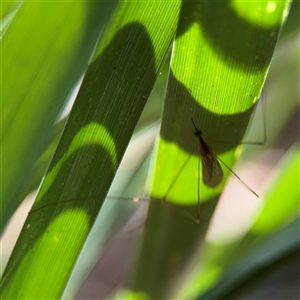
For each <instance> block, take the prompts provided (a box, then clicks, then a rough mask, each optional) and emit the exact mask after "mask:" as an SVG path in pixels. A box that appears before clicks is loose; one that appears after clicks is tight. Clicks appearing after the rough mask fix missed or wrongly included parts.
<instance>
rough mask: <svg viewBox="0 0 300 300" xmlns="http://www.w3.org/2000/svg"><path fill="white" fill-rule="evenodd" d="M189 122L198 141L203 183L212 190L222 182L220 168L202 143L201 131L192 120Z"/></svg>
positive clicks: (209, 150)
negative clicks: (191, 123)
mask: <svg viewBox="0 0 300 300" xmlns="http://www.w3.org/2000/svg"><path fill="white" fill-rule="evenodd" d="M191 120H192V122H193V125H194V127H195V132H194V134H195V136H196V137H197V138H198V140H199V154H200V158H201V162H202V176H203V177H202V178H203V183H204V184H205V185H207V186H209V187H211V188H214V187H216V186H217V185H218V184H220V182H221V181H222V178H223V170H222V167H221V165H220V163H219V161H218V157H217V155H216V154H215V152H214V150H213V149H212V148H211V147H209V146H208V144H207V143H206V142H205V141H204V139H203V137H202V131H201V130H199V129H198V128H197V126H196V124H195V122H194V120H193V119H191Z"/></svg>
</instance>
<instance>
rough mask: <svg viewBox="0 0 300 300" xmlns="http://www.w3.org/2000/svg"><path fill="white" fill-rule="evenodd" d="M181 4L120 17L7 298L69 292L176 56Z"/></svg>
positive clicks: (133, 7)
mask: <svg viewBox="0 0 300 300" xmlns="http://www.w3.org/2000/svg"><path fill="white" fill-rule="evenodd" d="M179 7H180V3H179V2H177V3H171V4H169V3H165V2H158V3H152V2H151V3H148V4H145V3H141V4H137V3H135V2H134V3H131V2H125V3H123V4H122V5H121V6H120V7H119V8H118V10H117V12H116V13H115V14H114V16H113V18H112V19H111V21H110V24H109V27H108V28H107V30H106V31H105V33H104V34H103V38H102V39H101V41H100V42H99V45H98V47H97V49H96V50H95V54H94V56H93V59H92V62H91V64H90V66H89V69H88V70H87V72H86V75H85V77H84V80H83V83H82V86H81V89H80V91H79V93H78V96H77V99H76V101H75V104H74V107H73V109H72V112H71V114H70V117H69V119H68V121H67V124H66V127H65V130H64V132H63V135H62V137H61V140H60V142H59V145H58V147H57V150H56V152H55V154H54V157H53V159H52V162H51V164H50V166H49V169H48V171H47V174H46V177H45V179H44V181H43V183H42V185H41V187H40V190H39V193H38V196H37V199H36V202H35V204H34V207H33V210H32V211H31V214H30V215H29V217H28V218H27V220H26V223H25V225H24V228H23V230H22V232H21V234H20V237H19V239H18V242H17V244H16V247H15V249H14V252H13V254H12V256H11V258H10V261H9V263H8V265H7V268H6V270H5V272H4V275H3V279H2V297H3V298H31V299H32V298H58V297H59V296H60V295H61V293H62V292H63V289H64V286H65V284H66V282H67V280H68V277H69V276H70V273H71V271H72V268H73V266H74V264H75V262H76V260H77V258H78V255H79V253H80V251H81V248H82V246H83V244H84V242H85V240H86V238H87V236H88V234H89V232H90V230H91V227H92V225H93V223H94V220H95V219H96V217H97V215H98V213H99V210H100V208H101V206H102V203H103V200H104V198H105V196H106V193H107V191H108V189H109V186H110V184H111V181H112V179H113V176H114V174H115V172H116V170H117V168H118V165H119V163H120V161H121V159H122V156H123V154H124V152H125V149H126V147H127V145H128V142H129V140H130V137H131V135H132V132H133V129H134V127H135V125H136V123H137V120H138V117H139V115H140V113H141V112H142V109H143V107H144V105H145V103H146V100H147V98H148V96H149V94H150V92H151V89H152V87H153V85H154V82H155V79H156V77H157V75H158V73H159V70H160V68H161V66H162V63H163V61H164V59H165V58H166V56H167V54H168V50H169V47H170V44H171V42H172V39H173V36H174V32H175V29H176V25H177V19H178V15H179ZM28 270H35V271H34V272H30V273H28ZM45 270H47V272H45ZM20 282H22V285H20Z"/></svg>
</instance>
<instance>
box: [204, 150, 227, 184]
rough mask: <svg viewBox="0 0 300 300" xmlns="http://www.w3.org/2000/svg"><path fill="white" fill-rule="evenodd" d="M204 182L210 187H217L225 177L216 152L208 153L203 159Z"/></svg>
mask: <svg viewBox="0 0 300 300" xmlns="http://www.w3.org/2000/svg"><path fill="white" fill-rule="evenodd" d="M201 161H202V176H203V183H204V184H205V185H207V186H209V187H212V188H213V187H216V186H217V185H218V184H219V183H220V182H221V181H222V178H223V170H222V167H221V165H220V163H219V161H218V158H217V156H216V155H215V153H214V152H210V153H207V155H205V156H203V157H202V159H201Z"/></svg>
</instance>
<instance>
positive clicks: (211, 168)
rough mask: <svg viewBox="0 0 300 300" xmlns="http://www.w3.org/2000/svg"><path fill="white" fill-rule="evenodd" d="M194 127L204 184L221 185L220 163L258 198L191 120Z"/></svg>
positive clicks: (210, 185) (221, 172)
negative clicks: (217, 153) (206, 140)
mask: <svg viewBox="0 0 300 300" xmlns="http://www.w3.org/2000/svg"><path fill="white" fill-rule="evenodd" d="M191 120H192V123H193V125H194V128H195V131H194V135H195V136H196V137H197V138H198V142H199V156H200V159H199V162H198V176H199V174H200V160H201V162H202V180H203V183H204V184H205V185H206V186H208V187H211V188H214V187H216V186H217V185H219V184H220V183H221V181H222V179H223V170H222V167H221V165H220V162H221V163H222V164H223V166H224V167H226V168H227V169H228V170H229V171H230V172H231V174H232V175H233V176H234V177H236V178H237V179H238V180H239V181H240V182H241V183H242V184H243V185H244V186H245V187H246V188H247V189H248V190H249V191H250V192H252V193H253V194H254V195H255V196H256V197H259V196H258V195H257V194H256V193H255V192H254V190H252V189H251V188H250V187H249V186H248V185H247V184H246V183H245V182H244V181H243V180H242V179H241V178H240V177H239V176H238V175H237V174H236V173H235V172H234V171H233V170H231V169H230V168H229V167H228V166H227V165H226V164H225V163H224V162H223V161H222V160H221V159H220V158H219V157H218V156H217V155H216V153H215V152H214V150H213V149H212V148H211V147H210V146H209V145H208V144H207V142H205V140H204V139H203V137H202V134H203V133H202V131H201V130H199V129H198V128H197V126H196V124H195V122H194V120H193V119H192V118H191ZM197 214H198V216H197V217H198V218H197V221H198V223H199V222H200V184H199V181H198V212H197Z"/></svg>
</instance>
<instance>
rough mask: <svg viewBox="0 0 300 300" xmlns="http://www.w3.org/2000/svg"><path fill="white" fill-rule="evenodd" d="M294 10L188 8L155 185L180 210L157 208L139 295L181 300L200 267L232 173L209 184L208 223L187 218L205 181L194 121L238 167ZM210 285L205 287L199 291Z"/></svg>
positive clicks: (262, 5)
mask: <svg viewBox="0 0 300 300" xmlns="http://www.w3.org/2000/svg"><path fill="white" fill-rule="evenodd" d="M286 5H287V2H286V3H284V2H276V6H275V7H269V5H268V3H267V1H262V2H255V3H254V2H253V3H251V5H250V7H249V3H248V2H235V3H234V4H233V5H229V4H228V3H227V2H222V3H220V2H218V5H216V2H214V1H204V2H203V1H202V2H199V3H198V2H184V3H183V7H182V11H181V18H180V21H179V27H178V30H177V37H176V42H175V45H174V51H173V54H172V60H171V71H170V77H169V81H168V87H167V94H166V103H165V107H164V115H163V123H162V129H161V134H160V139H159V142H158V145H157V152H156V165H155V169H154V171H153V174H154V180H153V184H152V186H151V195H152V196H153V198H157V199H165V200H166V201H169V202H172V203H175V204H173V205H171V204H170V203H166V204H165V205H159V203H150V209H149V214H148V219H147V226H146V228H145V236H144V241H143V245H142V250H141V254H140V258H139V260H138V262H137V263H136V265H137V271H136V274H135V276H134V280H133V282H132V283H130V284H129V286H131V287H132V288H133V291H139V292H143V293H144V294H146V295H147V297H148V298H149V299H165V298H174V297H178V294H177V292H178V291H179V290H180V287H181V286H182V287H184V285H185V283H186V281H185V279H186V277H184V276H185V275H186V274H187V273H188V272H191V268H190V264H194V263H195V261H193V262H192V263H191V262H190V260H189V259H192V258H194V255H196V253H199V252H200V253H201V246H203V244H204V237H205V233H206V230H207V228H208V224H209V222H210V219H211V216H212V213H213V211H214V209H215V206H216V204H217V200H218V197H219V194H220V192H221V190H222V186H223V185H224V183H225V180H226V177H227V176H228V174H229V171H228V170H226V168H223V170H224V173H225V176H224V178H223V181H222V184H221V185H220V186H219V187H218V188H216V189H211V188H208V187H206V186H204V185H203V184H202V183H201V186H200V201H201V210H200V225H199V227H197V226H195V224H193V223H192V222H189V221H188V219H187V218H186V217H184V215H183V214H182V213H181V212H182V211H183V212H184V213H185V215H187V216H189V217H190V218H194V219H196V218H197V200H198V193H197V190H198V182H199V181H200V182H202V178H201V175H200V178H199V174H198V167H197V166H198V161H199V150H198V148H197V140H196V138H195V137H194V135H193V125H192V123H191V118H193V119H194V121H195V123H196V124H197V126H198V128H199V129H200V130H202V131H203V135H204V138H205V140H206V141H207V142H208V144H209V145H210V146H211V147H212V148H213V149H214V150H215V152H216V153H217V155H218V156H219V157H220V158H221V159H222V161H224V162H225V163H226V164H227V165H228V166H229V167H232V165H233V162H234V160H236V159H237V157H238V152H237V153H236V154H235V148H236V146H237V145H238V144H239V143H240V141H241V140H242V139H243V136H244V134H245V132H246V129H247V125H248V123H249V121H250V118H251V114H252V111H253V108H254V105H255V103H256V102H257V100H258V98H259V95H260V93H261V90H262V86H263V83H264V81H265V77H266V74H267V71H268V68H269V65H270V62H271V58H272V55H273V52H274V48H275V45H276V40H277V37H278V34H279V30H280V27H281V25H282V22H283V19H284V16H285V11H286V9H287V6H286ZM182 166H183V167H182ZM170 187H171V188H170ZM254 197H255V196H254ZM176 211H177V212H176ZM199 246H200V248H199ZM149 257H151V260H150V259H149ZM203 260H205V257H202V258H199V265H200V266H201V264H202V263H203ZM145 270H147V272H145ZM213 277H214V275H213V274H212V273H211V279H213ZM197 278H199V277H197ZM186 280H187V279H186ZM198 282H199V279H198ZM178 283H180V284H178ZM206 287H207V286H206V284H205V283H202V284H201V282H200V283H198V284H197V285H196V287H195V288H196V289H198V291H200V289H201V290H203V289H205V288H206Z"/></svg>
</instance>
